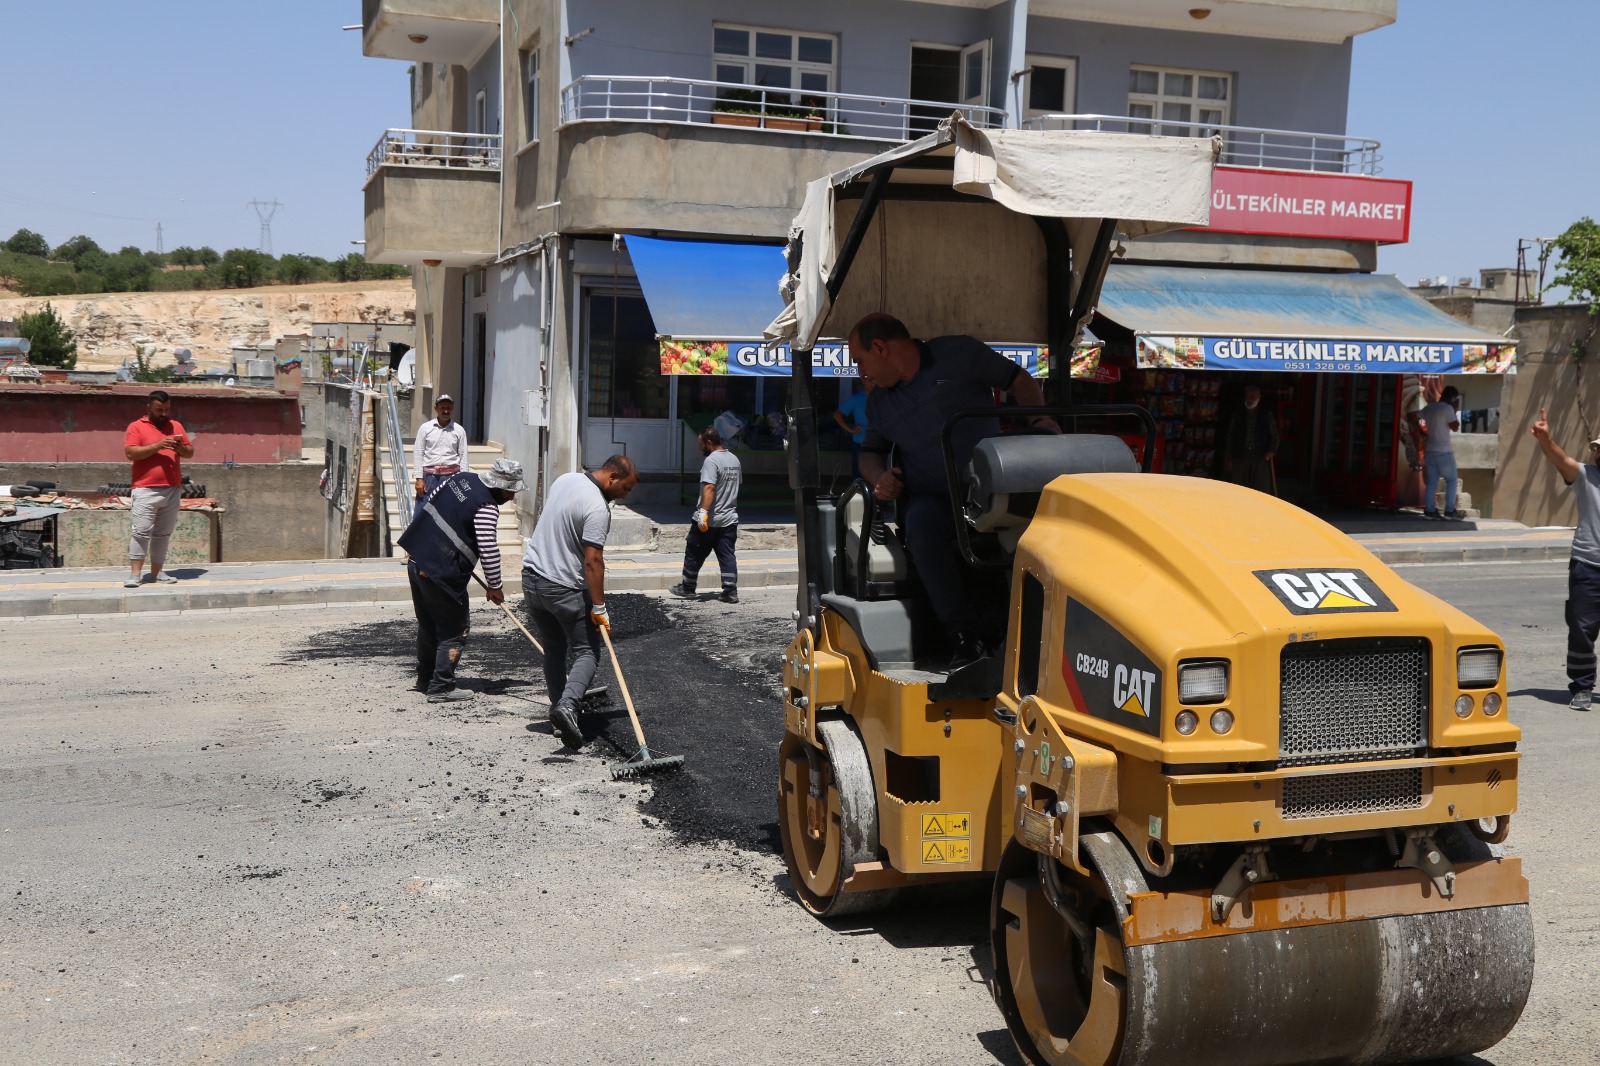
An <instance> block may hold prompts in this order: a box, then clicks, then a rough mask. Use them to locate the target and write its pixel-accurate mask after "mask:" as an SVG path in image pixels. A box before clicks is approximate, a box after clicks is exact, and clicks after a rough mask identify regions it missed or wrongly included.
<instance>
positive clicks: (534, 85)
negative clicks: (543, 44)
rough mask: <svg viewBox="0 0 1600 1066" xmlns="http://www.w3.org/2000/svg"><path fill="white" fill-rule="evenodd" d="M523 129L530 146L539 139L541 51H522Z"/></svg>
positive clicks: (534, 48) (528, 49)
mask: <svg viewBox="0 0 1600 1066" xmlns="http://www.w3.org/2000/svg"><path fill="white" fill-rule="evenodd" d="M522 127H523V138H524V140H525V141H526V143H528V144H532V143H533V142H534V141H537V140H538V139H539V50H538V47H537V46H535V47H533V48H525V49H523V50H522Z"/></svg>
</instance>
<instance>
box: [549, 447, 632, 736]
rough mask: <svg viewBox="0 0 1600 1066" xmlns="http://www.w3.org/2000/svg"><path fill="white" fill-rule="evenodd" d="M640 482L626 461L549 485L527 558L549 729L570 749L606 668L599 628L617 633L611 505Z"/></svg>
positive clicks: (624, 458)
mask: <svg viewBox="0 0 1600 1066" xmlns="http://www.w3.org/2000/svg"><path fill="white" fill-rule="evenodd" d="M638 483H639V471H638V469H637V468H636V467H635V466H634V465H633V460H631V459H629V458H628V457H627V456H625V455H613V456H612V457H611V458H609V459H607V460H606V461H605V462H604V463H602V464H601V465H600V469H598V470H596V471H595V472H594V473H592V474H586V473H584V472H582V471H578V472H577V473H572V474H562V475H561V476H560V477H558V478H556V479H555V481H553V482H551V483H550V491H549V492H548V493H547V494H546V495H545V500H544V509H543V510H541V511H540V512H539V521H538V523H537V524H536V525H535V526H534V527H533V536H531V537H529V538H528V545H527V550H526V551H524V552H523V554H522V596H523V599H522V602H523V605H524V606H525V607H526V608H527V610H528V618H529V620H530V621H531V622H533V624H534V625H535V626H537V627H538V629H539V635H540V636H541V637H543V638H544V679H545V685H546V687H547V689H548V691H549V693H550V724H551V725H552V726H554V727H555V731H556V733H557V734H559V735H560V737H561V739H562V741H563V742H564V743H566V745H567V746H568V747H570V748H579V747H582V746H583V731H582V730H581V729H579V728H578V701H579V700H580V699H582V698H583V695H584V693H586V692H588V691H589V684H590V682H592V681H593V680H594V673H595V669H596V667H598V666H599V664H600V629H599V627H600V626H605V627H606V628H607V629H610V628H611V617H610V615H609V614H607V612H606V560H605V547H606V536H607V535H608V534H609V533H610V532H611V504H612V502H613V501H615V500H622V499H626V498H627V496H628V493H630V492H632V491H633V487H634V486H635V485H637V484H638ZM569 660H570V662H569Z"/></svg>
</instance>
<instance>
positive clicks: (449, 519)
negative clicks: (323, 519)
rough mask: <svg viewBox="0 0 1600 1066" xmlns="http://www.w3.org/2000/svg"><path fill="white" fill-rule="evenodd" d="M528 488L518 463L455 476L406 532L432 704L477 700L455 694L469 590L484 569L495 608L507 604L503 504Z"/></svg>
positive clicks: (422, 686)
mask: <svg viewBox="0 0 1600 1066" xmlns="http://www.w3.org/2000/svg"><path fill="white" fill-rule="evenodd" d="M522 487H523V483H522V464H521V463H519V462H517V461H516V460H514V459H497V460H495V464H494V466H493V468H491V469H490V470H489V471H488V472H487V473H484V474H473V473H470V472H469V473H463V474H453V475H451V476H450V477H448V478H445V479H444V481H442V482H440V484H439V487H438V488H436V489H434V490H433V492H432V493H430V494H429V496H428V498H427V499H426V500H424V501H423V503H422V507H421V509H420V510H419V511H418V512H417V517H416V518H415V519H413V520H412V522H411V524H410V525H409V526H407V527H406V531H405V532H404V533H402V534H400V546H401V547H402V548H404V549H405V550H406V552H407V553H408V554H409V555H410V559H409V560H408V561H407V562H406V576H407V577H408V578H409V579H410V581H411V606H412V608H413V610H414V611H415V612H416V616H417V685H416V689H417V691H418V692H426V693H427V694H428V702H429V703H450V702H454V701H455V700H466V699H471V698H472V693H470V692H465V691H463V690H461V689H458V688H456V664H457V663H458V662H460V660H461V650H462V649H463V648H464V647H465V646H466V643H467V632H468V617H469V605H468V598H467V585H468V583H469V582H470V581H471V580H472V572H473V567H474V566H476V565H478V564H480V563H481V564H482V565H483V581H484V584H485V585H487V586H488V591H487V592H486V595H487V596H488V599H489V602H490V603H495V604H499V603H504V602H505V598H506V597H505V592H504V590H503V589H502V588H501V581H500V544H499V540H498V537H497V535H496V532H495V531H496V527H497V526H498V525H499V523H500V505H501V504H503V503H506V502H508V501H510V500H511V499H512V498H514V497H515V496H516V494H517V493H518V492H520V491H521V490H522Z"/></svg>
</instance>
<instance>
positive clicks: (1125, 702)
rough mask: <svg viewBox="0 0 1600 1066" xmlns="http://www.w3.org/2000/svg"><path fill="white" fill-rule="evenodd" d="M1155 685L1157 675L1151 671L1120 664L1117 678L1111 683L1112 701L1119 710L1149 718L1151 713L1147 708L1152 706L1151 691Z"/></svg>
mask: <svg viewBox="0 0 1600 1066" xmlns="http://www.w3.org/2000/svg"><path fill="white" fill-rule="evenodd" d="M1155 683H1156V675H1155V674H1153V673H1151V672H1150V671H1149V670H1139V669H1135V668H1133V667H1129V666H1123V665H1122V664H1121V663H1118V664H1117V671H1116V676H1115V677H1114V678H1113V679H1112V683H1111V685H1112V687H1111V700H1112V702H1113V703H1115V704H1116V705H1117V709H1118V710H1123V711H1127V712H1128V713H1129V714H1137V715H1142V716H1143V717H1145V718H1149V717H1150V712H1149V711H1147V710H1145V708H1146V707H1147V706H1149V704H1150V690H1151V689H1152V688H1153V687H1155Z"/></svg>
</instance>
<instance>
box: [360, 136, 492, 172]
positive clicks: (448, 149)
mask: <svg viewBox="0 0 1600 1066" xmlns="http://www.w3.org/2000/svg"><path fill="white" fill-rule="evenodd" d="M379 167H477V168H480V169H483V170H499V169H500V135H499V134H498V133H457V132H453V131H451V130H384V131H383V136H382V137H379V138H378V143H377V144H376V145H375V146H374V147H373V149H372V151H371V152H368V153H367V177H369V178H370V177H372V175H374V174H376V173H377V172H378V168H379Z"/></svg>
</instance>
